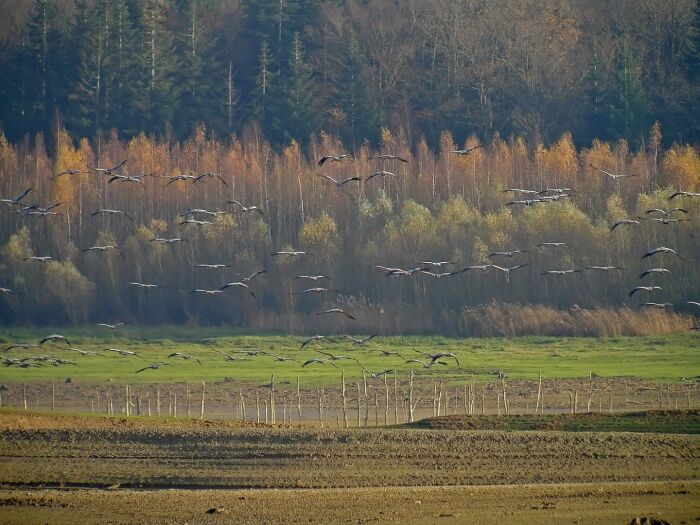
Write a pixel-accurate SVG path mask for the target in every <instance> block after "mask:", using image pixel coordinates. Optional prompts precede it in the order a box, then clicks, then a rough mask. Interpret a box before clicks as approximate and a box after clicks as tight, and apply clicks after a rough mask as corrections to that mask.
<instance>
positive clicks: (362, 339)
mask: <svg viewBox="0 0 700 525" xmlns="http://www.w3.org/2000/svg"><path fill="white" fill-rule="evenodd" d="M375 337H377V335H376V334H374V335H368V336H367V337H360V338H356V337H352V336H349V335H346V336H345V338H346V339H350V341H352V344H354V345H363V344H365V343H366V342H367V341H370V340H372V339H374V338H375Z"/></svg>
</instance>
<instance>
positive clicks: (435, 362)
mask: <svg viewBox="0 0 700 525" xmlns="http://www.w3.org/2000/svg"><path fill="white" fill-rule="evenodd" d="M406 362H407V363H418V364H420V365H422V366H423V368H432V367H433V365H444V366H447V363H445V362H444V361H430V363H426V362H425V361H421V360H420V359H408V360H406Z"/></svg>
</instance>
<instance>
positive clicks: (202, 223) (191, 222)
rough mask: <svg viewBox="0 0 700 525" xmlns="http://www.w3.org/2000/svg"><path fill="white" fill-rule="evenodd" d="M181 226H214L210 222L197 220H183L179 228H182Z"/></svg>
mask: <svg viewBox="0 0 700 525" xmlns="http://www.w3.org/2000/svg"><path fill="white" fill-rule="evenodd" d="M183 224H194V225H196V226H203V225H205V224H214V223H213V222H211V221H200V220H197V219H185V220H183V221H181V222H180V226H182V225H183Z"/></svg>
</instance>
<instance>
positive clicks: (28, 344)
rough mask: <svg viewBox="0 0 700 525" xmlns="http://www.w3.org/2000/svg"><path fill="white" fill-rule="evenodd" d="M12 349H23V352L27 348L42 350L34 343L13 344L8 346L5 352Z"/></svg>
mask: <svg viewBox="0 0 700 525" xmlns="http://www.w3.org/2000/svg"><path fill="white" fill-rule="evenodd" d="M13 348H24V349H25V350H26V349H28V348H42V349H43V347H42V346H41V345H37V344H34V343H14V344H11V345H10V346H8V347H7V348H5V352H7V351H9V350H12V349H13Z"/></svg>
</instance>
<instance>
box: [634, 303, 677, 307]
mask: <svg viewBox="0 0 700 525" xmlns="http://www.w3.org/2000/svg"><path fill="white" fill-rule="evenodd" d="M639 306H649V307H651V308H668V307H669V306H673V303H641V304H640V305H639Z"/></svg>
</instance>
